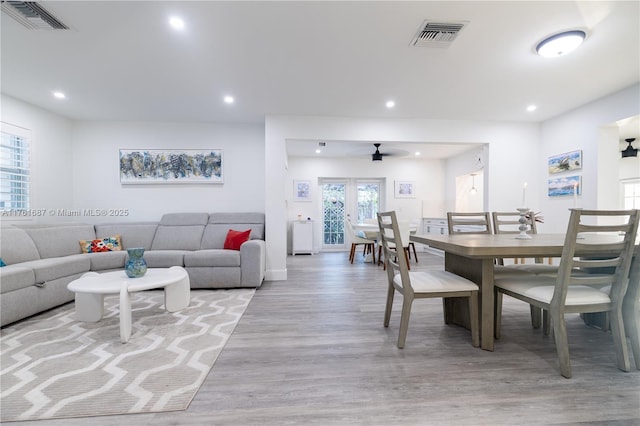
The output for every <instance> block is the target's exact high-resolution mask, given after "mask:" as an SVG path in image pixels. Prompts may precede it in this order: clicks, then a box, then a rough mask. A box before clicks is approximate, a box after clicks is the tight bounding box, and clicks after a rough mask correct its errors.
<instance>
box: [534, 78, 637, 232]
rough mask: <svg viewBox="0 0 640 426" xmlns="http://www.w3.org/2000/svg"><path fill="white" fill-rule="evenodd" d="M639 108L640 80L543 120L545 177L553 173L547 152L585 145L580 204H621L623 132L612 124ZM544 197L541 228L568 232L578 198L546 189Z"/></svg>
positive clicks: (608, 206)
mask: <svg viewBox="0 0 640 426" xmlns="http://www.w3.org/2000/svg"><path fill="white" fill-rule="evenodd" d="M639 113H640V84H636V85H634V86H631V87H628V88H626V89H624V90H621V91H619V92H617V93H614V94H611V95H609V96H606V97H604V98H602V99H598V100H596V101H594V102H591V103H588V104H586V105H584V106H582V107H580V108H577V109H575V110H573V111H570V112H568V113H566V114H563V115H561V116H558V117H556V118H554V119H552V120H548V121H546V122H544V123H542V126H541V137H540V144H539V149H540V154H539V156H538V158H537V160H536V165H537V169H538V172H539V174H540V178H541V180H542V179H544V180H545V181H546V179H547V178H548V173H547V170H546V167H547V162H546V161H547V158H548V157H550V156H552V155H556V154H561V153H564V152H569V151H573V150H576V149H581V150H582V161H583V167H582V170H578V171H576V173H575V174H579V175H582V187H583V188H582V190H583V193H582V196H581V197H579V199H578V207H581V208H598V209H612V208H613V209H615V208H619V207H620V206H619V205H617V200H618V194H617V191H618V187H619V185H618V183H617V181H618V176H619V175H618V167H619V162H618V160H619V158H620V153H619V152H618V149H619V143H618V138H617V137H616V136H615V132H614V133H613V134H612V131H611V126H613V125H614V124H615V122H616V121H618V120H621V119H624V118H627V117H631V116H634V115H638V114H639ZM603 138H604V139H605V140H609V141H610V142H609V143H610V147H609V148H606V147H603V146H602V143H601V141H602V140H603ZM603 149H606V150H607V151H606V153H603V151H602V150H603ZM614 151H616V152H614ZM567 174H572V173H567ZM599 182H600V184H599ZM611 182H613V183H611ZM614 194H615V195H614ZM539 201H540V206H541V208H540V210H541V211H542V213H543V216H544V217H545V223H544V224H543V225H542V226H541V232H564V231H565V230H566V226H567V221H568V220H569V209H570V208H572V207H573V199H572V198H571V197H564V198H562V197H554V198H551V197H547V196H546V193H540V199H539ZM610 203H615V205H614V204H610Z"/></svg>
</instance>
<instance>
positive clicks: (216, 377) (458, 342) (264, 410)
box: [13, 252, 640, 426]
mask: <svg viewBox="0 0 640 426" xmlns="http://www.w3.org/2000/svg"><path fill="white" fill-rule="evenodd" d="M418 256H419V263H418V264H415V263H414V262H413V261H412V270H419V269H423V268H442V265H443V258H442V257H439V256H435V255H432V254H428V253H418ZM347 257H348V253H346V252H344V253H323V254H318V255H313V256H300V255H298V256H295V257H289V259H288V276H289V279H288V281H286V282H284V281H283V282H265V283H264V285H263V286H262V288H260V289H259V290H258V291H257V292H256V295H255V296H254V298H253V300H252V301H251V303H250V305H249V307H248V308H247V310H246V313H245V314H244V316H243V317H242V319H241V321H240V323H239V324H238V326H237V328H236V330H235V332H234V333H233V335H232V336H231V338H230V339H229V341H228V343H227V345H226V347H225V348H224V350H223V352H222V353H221V355H220V357H219V358H218V360H217V362H216V363H215V365H214V366H213V369H212V370H211V372H210V374H209V376H208V378H207V380H206V381H205V383H204V385H203V386H202V387H201V389H200V391H199V392H198V394H197V395H196V397H195V399H194V400H193V402H192V403H191V405H190V407H189V408H188V409H187V410H186V411H180V412H170V413H156V414H142V415H123V416H109V417H94V418H83V419H62V420H51V421H37V422H20V423H13V424H15V425H20V426H26V425H39V426H42V425H60V426H62V425H64V426H67V425H97V426H100V425H119V426H123V425H136V426H137V425H155V426H163V425H241V426H246V425H261V426H265V425H385V426H386V425H403V426H406V425H515V424H518V425H523V424H608V425H611V424H619V425H639V424H640V371H639V370H634V371H632V372H630V373H624V372H622V371H619V370H618V369H617V368H616V366H615V353H614V350H613V344H612V339H611V335H610V334H608V333H605V332H602V331H600V330H598V329H595V328H591V327H588V326H585V325H584V323H583V322H582V321H581V319H580V318H579V317H578V316H570V317H569V319H568V330H569V340H570V350H571V360H572V366H573V378H572V379H565V378H563V377H561V376H560V373H559V370H558V367H557V359H556V352H555V347H554V345H553V340H552V338H551V337H548V336H547V337H545V336H543V335H542V333H541V332H540V330H534V329H532V328H531V326H530V322H529V308H528V306H527V305H525V304H524V303H521V302H518V301H515V300H514V299H510V298H508V297H505V302H504V304H505V305H504V311H503V312H504V314H503V329H502V338H501V339H500V340H498V341H497V342H496V347H495V352H487V351H483V350H481V349H477V348H473V347H472V346H471V336H470V333H469V331H467V330H465V329H462V328H460V327H457V326H453V325H445V324H444V323H443V316H442V303H441V301H440V299H433V300H418V301H416V302H415V303H414V307H413V312H412V317H411V323H410V325H409V333H408V336H407V341H406V346H405V348H404V349H398V348H397V347H396V340H397V337H398V323H399V312H400V309H399V307H400V303H401V297H399V296H396V301H395V306H394V309H395V310H394V313H393V315H392V319H391V325H390V327H389V328H384V327H383V326H382V321H383V310H384V304H385V297H386V285H387V284H386V272H383V270H382V267H376V266H373V265H371V264H368V263H363V259H362V255H361V252H360V253H359V255H357V256H356V261H355V263H354V264H353V265H351V264H349V263H348V260H347Z"/></svg>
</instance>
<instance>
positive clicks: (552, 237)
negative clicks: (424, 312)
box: [410, 234, 640, 365]
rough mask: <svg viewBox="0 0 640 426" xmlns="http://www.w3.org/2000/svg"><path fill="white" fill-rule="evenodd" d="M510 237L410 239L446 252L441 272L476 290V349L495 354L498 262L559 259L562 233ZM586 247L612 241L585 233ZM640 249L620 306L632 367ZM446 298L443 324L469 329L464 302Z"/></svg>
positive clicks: (636, 349) (638, 352)
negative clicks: (477, 323)
mask: <svg viewBox="0 0 640 426" xmlns="http://www.w3.org/2000/svg"><path fill="white" fill-rule="evenodd" d="M516 236H517V235H514V234H466V235H465V234H453V235H448V234H445V235H441V234H414V235H411V237H410V238H411V241H413V242H416V243H420V244H425V245H428V246H429V247H432V248H435V249H439V250H442V251H443V252H444V268H445V270H447V271H450V272H452V273H455V274H456V275H460V276H462V277H465V278H467V279H469V280H471V281H473V282H475V283H476V284H478V287H479V288H480V306H479V309H478V311H479V313H478V314H479V316H480V347H481V348H482V349H484V350H487V351H493V349H494V309H495V306H494V265H495V263H496V262H495V260H496V259H500V258H504V259H507V258H540V257H557V258H559V257H560V256H561V255H562V249H563V247H564V240H565V235H564V234H533V235H530V237H531V238H530V239H518V238H516ZM583 238H584V239H585V241H584V242H585V243H586V244H592V243H595V244H597V243H605V242H607V241H609V242H610V241H611V239H610V238H611V237H610V236H603V235H593V234H586V235H585V236H583ZM575 254H576V255H577V256H588V255H589V254H590V253H589V252H588V249H585V250H582V251H580V250H576V253H575ZM639 299H640V246H639V245H638V241H636V249H635V252H634V257H633V260H632V263H631V270H630V273H629V285H628V288H627V292H626V294H625V298H624V302H623V316H624V324H625V329H626V332H627V334H628V335H629V336H630V338H631V344H632V350H633V354H634V357H635V360H636V364H637V365H640V364H639V362H640V342H639V338H638V327H639V325H638V321H639V318H640V315H639V314H638V311H639V310H640V301H639ZM460 302H461V301H460V300H456V299H454V298H450V299H446V300H445V303H444V308H445V322H452V323H454V324H460V325H463V326H468V320H469V314H468V309H467V307H466V304H465V303H460Z"/></svg>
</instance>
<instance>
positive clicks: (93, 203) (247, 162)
mask: <svg viewBox="0 0 640 426" xmlns="http://www.w3.org/2000/svg"><path fill="white" fill-rule="evenodd" d="M72 139H73V143H72V145H73V180H74V185H73V200H74V203H73V204H74V208H75V209H81V210H82V209H128V210H129V215H128V216H127V217H109V218H108V219H109V220H110V221H121V220H139V221H145V220H147V221H148V220H158V219H160V217H161V216H162V214H163V213H169V212H189V211H197V212H234V211H256V212H263V211H264V196H265V194H264V182H263V176H264V170H265V162H264V143H263V141H264V130H263V127H262V126H260V125H231V124H204V123H151V122H149V123H141V122H134V123H129V122H81V123H77V124H76V125H75V127H74V130H73V138H72ZM138 148H147V149H172V148H173V149H203V148H214V149H222V153H223V168H224V169H223V173H224V176H223V178H224V183H223V184H147V185H122V184H120V177H119V168H118V167H119V166H118V165H119V149H138ZM86 221H87V222H104V221H105V218H102V217H98V218H86Z"/></svg>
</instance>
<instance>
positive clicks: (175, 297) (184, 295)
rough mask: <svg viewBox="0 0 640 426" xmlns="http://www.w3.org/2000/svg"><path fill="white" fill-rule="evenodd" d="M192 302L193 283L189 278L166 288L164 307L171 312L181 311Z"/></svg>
mask: <svg viewBox="0 0 640 426" xmlns="http://www.w3.org/2000/svg"><path fill="white" fill-rule="evenodd" d="M190 301H191V283H190V282H189V276H188V275H187V276H186V277H185V278H184V279H182V280H180V281H178V282H177V283H175V284H170V285H168V286H166V287H165V288H164V307H165V309H166V310H167V311H169V312H176V311H180V310H182V309H184V308H186V307H187V306H189V302H190Z"/></svg>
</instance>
